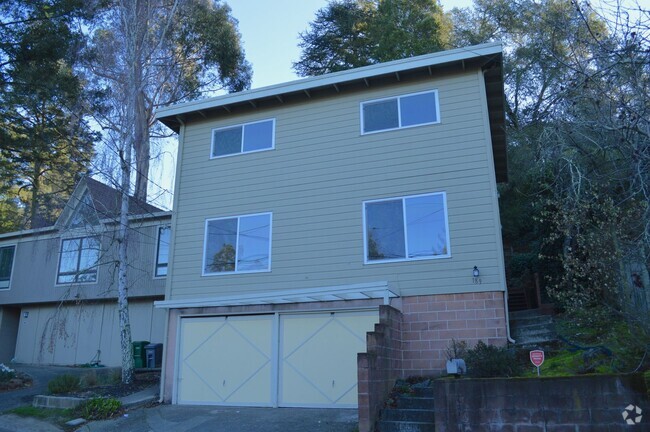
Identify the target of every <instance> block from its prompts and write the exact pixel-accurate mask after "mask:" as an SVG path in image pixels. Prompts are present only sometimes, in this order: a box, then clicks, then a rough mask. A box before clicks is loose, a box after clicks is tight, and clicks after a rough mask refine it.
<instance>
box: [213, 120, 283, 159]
mask: <svg viewBox="0 0 650 432" xmlns="http://www.w3.org/2000/svg"><path fill="white" fill-rule="evenodd" d="M274 134H275V120H273V119H271V120H262V121H258V122H253V123H245V124H240V125H236V126H228V127H224V128H219V129H213V130H212V151H211V154H210V156H211V157H212V158H217V157H223V156H230V155H234V154H239V153H251V152H257V151H262V150H269V149H272V148H273V147H274V145H275V139H274Z"/></svg>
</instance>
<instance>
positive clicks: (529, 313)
mask: <svg viewBox="0 0 650 432" xmlns="http://www.w3.org/2000/svg"><path fill="white" fill-rule="evenodd" d="M508 315H509V317H510V321H512V320H516V319H519V318H528V317H537V316H545V315H544V314H542V313H541V311H540V310H539V309H525V310H520V311H513V312H510V313H509V314H508Z"/></svg>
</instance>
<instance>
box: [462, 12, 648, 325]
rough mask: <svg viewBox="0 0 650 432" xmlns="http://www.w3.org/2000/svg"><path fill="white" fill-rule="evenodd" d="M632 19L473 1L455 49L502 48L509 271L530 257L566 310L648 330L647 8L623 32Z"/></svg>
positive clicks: (504, 211) (617, 14)
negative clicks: (601, 313) (601, 314)
mask: <svg viewBox="0 0 650 432" xmlns="http://www.w3.org/2000/svg"><path fill="white" fill-rule="evenodd" d="M630 12H631V11H625V10H624V9H622V8H621V9H618V10H616V11H614V12H613V13H614V15H613V16H612V15H610V14H602V13H599V12H598V11H597V10H595V9H594V8H592V7H591V6H589V4H587V3H586V2H570V1H566V0H545V1H541V2H538V1H518V2H507V1H503V0H493V1H489V0H476V1H475V7H474V9H465V10H458V9H457V10H454V11H452V17H453V20H454V24H455V27H454V43H455V44H456V45H458V46H462V45H464V44H467V43H479V42H486V41H490V40H495V39H500V40H503V41H504V43H505V46H506V47H507V49H506V52H505V64H504V70H505V77H504V78H505V83H506V96H507V100H506V115H507V127H508V137H509V147H508V148H509V159H510V160H509V163H510V168H511V169H510V182H509V184H508V185H506V186H504V187H503V188H502V191H501V196H502V200H501V205H502V215H503V216H504V220H507V221H508V222H507V223H504V237H505V240H506V241H505V243H506V244H508V245H510V247H511V248H512V250H514V253H513V252H512V251H510V262H509V263H508V266H509V267H510V270H512V263H513V261H514V260H513V258H516V259H519V258H523V256H527V257H535V258H532V259H530V260H529V263H528V264H529V266H530V267H531V268H534V270H535V271H540V270H544V269H545V270H546V271H545V273H546V278H545V281H546V283H547V285H548V289H549V292H550V294H551V295H552V297H553V298H554V299H555V301H556V302H558V303H559V304H560V305H561V306H563V307H564V308H565V309H566V310H568V311H575V310H577V309H580V308H587V309H588V308H602V307H605V308H607V309H608V310H609V311H610V312H609V313H617V314H621V316H625V317H627V319H629V320H638V319H640V321H641V322H640V324H642V326H645V328H646V329H650V325H649V323H648V320H647V316H648V314H647V310H648V305H650V301H648V300H650V295H649V293H650V283H649V282H648V281H649V280H650V278H649V277H648V268H649V265H650V261H649V259H648V250H649V249H648V245H649V244H650V242H649V241H648V240H649V239H650V236H649V235H648V233H649V231H648V228H649V227H650V213H649V210H648V202H649V201H650V200H649V198H650V195H648V192H647V191H648V190H649V189H648V185H649V184H650V183H649V180H650V178H649V177H648V176H649V173H650V169H649V168H650V165H649V163H650V161H649V159H648V156H649V155H650V153H649V152H648V149H649V148H650V147H649V145H650V139H649V135H648V132H647V131H648V130H650V125H649V124H648V119H649V118H650V111H649V110H650V97H649V96H648V95H649V94H650V93H649V92H648V90H649V89H650V85H649V84H650V81H649V77H650V66H649V65H650V58H649V56H650V54H649V53H650V51H649V48H650V43H649V42H650V32H649V27H648V24H647V16H648V15H647V14H648V12H647V11H645V12H644V11H640V14H638V16H639V17H640V18H639V21H637V22H634V21H627V24H624V25H621V23H622V22H624V20H622V19H621V18H622V17H624V16H633V14H631V13H630ZM643 17H646V18H645V19H646V21H643V19H644V18H643ZM535 221H536V222H535ZM507 252H508V251H507ZM539 256H541V257H542V258H541V260H539V259H537V257H539ZM519 262H521V259H519ZM635 280H636V281H637V282H633V281H635ZM635 283H636V284H637V285H638V286H640V287H641V288H639V287H637V288H634V287H633V285H634V284H635ZM639 311H645V312H639ZM644 317H645V319H644Z"/></svg>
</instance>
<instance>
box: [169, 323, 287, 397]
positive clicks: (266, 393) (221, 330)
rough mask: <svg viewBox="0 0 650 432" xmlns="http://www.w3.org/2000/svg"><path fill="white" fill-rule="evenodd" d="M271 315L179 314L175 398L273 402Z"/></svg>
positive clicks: (273, 363)
mask: <svg viewBox="0 0 650 432" xmlns="http://www.w3.org/2000/svg"><path fill="white" fill-rule="evenodd" d="M274 340H276V341H277V339H276V338H274V337H273V315H256V316H230V317H205V318H183V319H181V327H180V347H179V362H178V372H177V378H178V381H177V391H176V395H177V403H180V404H214V405H240V406H272V405H273V404H274V397H273V391H272V388H273V385H272V383H273V377H274V375H275V374H274V369H275V362H274V361H273V360H272V357H273V348H272V347H273V341H274Z"/></svg>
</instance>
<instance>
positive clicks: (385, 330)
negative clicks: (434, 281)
mask: <svg viewBox="0 0 650 432" xmlns="http://www.w3.org/2000/svg"><path fill="white" fill-rule="evenodd" d="M366 340H367V351H366V352H365V353H360V354H358V355H357V365H358V389H359V432H369V431H372V430H374V429H373V428H374V421H375V419H376V418H377V416H378V414H379V410H380V409H381V408H382V407H383V404H384V401H385V400H386V398H387V397H388V394H389V393H390V391H391V389H392V388H393V385H394V384H395V380H396V379H397V378H398V377H399V375H400V372H401V370H402V314H401V313H400V311H398V310H397V309H395V308H393V307H391V306H380V307H379V324H376V325H375V331H373V332H369V333H367V338H366Z"/></svg>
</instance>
